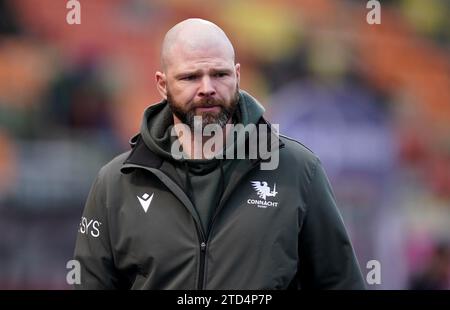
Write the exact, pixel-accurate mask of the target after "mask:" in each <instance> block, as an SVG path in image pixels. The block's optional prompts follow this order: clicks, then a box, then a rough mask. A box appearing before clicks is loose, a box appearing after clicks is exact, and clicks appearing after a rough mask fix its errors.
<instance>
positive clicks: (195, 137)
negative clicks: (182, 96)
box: [174, 116, 233, 159]
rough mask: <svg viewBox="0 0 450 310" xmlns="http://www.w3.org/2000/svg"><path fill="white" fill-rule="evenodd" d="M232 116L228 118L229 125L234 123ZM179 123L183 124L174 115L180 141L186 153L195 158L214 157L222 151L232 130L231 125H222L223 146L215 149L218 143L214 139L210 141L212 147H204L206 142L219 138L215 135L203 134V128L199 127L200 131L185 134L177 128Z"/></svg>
mask: <svg viewBox="0 0 450 310" xmlns="http://www.w3.org/2000/svg"><path fill="white" fill-rule="evenodd" d="M232 119H233V118H232V117H231V118H230V119H229V120H228V122H227V125H228V124H231V123H232ZM177 124H183V123H182V122H181V121H180V120H179V119H178V118H177V117H176V116H174V125H175V130H176V132H177V136H178V141H179V142H180V144H181V145H182V147H183V151H184V153H185V154H186V155H187V156H188V157H189V158H193V159H207V158H213V157H214V156H215V155H216V154H218V153H220V152H222V150H223V146H225V145H226V137H228V134H229V132H230V129H231V126H226V125H225V126H223V127H222V131H221V134H222V137H223V138H222V147H221V148H219V147H217V149H215V146H217V145H218V144H217V143H214V141H211V142H210V145H211V146H212V147H206V148H204V146H205V144H206V143H207V142H208V141H209V140H210V139H217V138H215V136H206V135H204V134H203V129H202V128H199V129H200V130H198V131H199V132H198V133H196V132H195V130H194V132H192V130H191V134H190V135H185V134H183V133H180V132H179V130H177V128H178V127H177V126H176V125H177Z"/></svg>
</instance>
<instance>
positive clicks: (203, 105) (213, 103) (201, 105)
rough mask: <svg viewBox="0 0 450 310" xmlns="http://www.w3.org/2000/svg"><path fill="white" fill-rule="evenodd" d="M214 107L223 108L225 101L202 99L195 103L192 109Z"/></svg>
mask: <svg viewBox="0 0 450 310" xmlns="http://www.w3.org/2000/svg"><path fill="white" fill-rule="evenodd" d="M213 106H219V107H223V106H224V102H223V100H220V99H213V98H206V99H202V100H200V101H198V102H195V103H193V104H192V105H191V109H196V108H209V107H213Z"/></svg>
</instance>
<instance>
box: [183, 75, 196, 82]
mask: <svg viewBox="0 0 450 310" xmlns="http://www.w3.org/2000/svg"><path fill="white" fill-rule="evenodd" d="M196 78H197V76H196V75H188V76H185V77H182V78H181V79H182V80H184V81H192V80H195V79H196Z"/></svg>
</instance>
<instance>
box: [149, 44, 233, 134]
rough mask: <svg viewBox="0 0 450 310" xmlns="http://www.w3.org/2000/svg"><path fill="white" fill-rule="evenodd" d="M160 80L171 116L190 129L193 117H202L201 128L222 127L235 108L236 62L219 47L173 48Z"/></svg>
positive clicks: (192, 125)
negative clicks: (207, 126)
mask: <svg viewBox="0 0 450 310" xmlns="http://www.w3.org/2000/svg"><path fill="white" fill-rule="evenodd" d="M162 79H165V85H164V86H165V91H166V98H167V101H168V103H169V105H170V107H171V109H172V112H173V113H174V115H175V119H176V120H177V119H178V121H180V122H182V123H185V124H187V125H188V126H189V127H191V128H193V127H194V116H201V117H202V125H203V127H205V126H206V125H208V124H218V125H219V126H221V127H223V126H225V124H226V123H227V122H228V120H229V119H230V117H231V116H232V115H233V113H234V111H235V109H236V106H237V102H238V99H239V92H238V91H239V64H236V65H234V61H233V59H232V57H230V55H227V53H226V52H223V51H222V50H221V49H220V48H216V47H209V48H205V49H201V50H199V49H189V48H185V47H178V48H175V49H174V50H173V53H172V55H171V58H170V62H169V63H168V64H167V67H166V72H165V74H164V76H163V77H162ZM160 82H161V81H158V83H160Z"/></svg>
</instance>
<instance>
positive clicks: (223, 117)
mask: <svg viewBox="0 0 450 310" xmlns="http://www.w3.org/2000/svg"><path fill="white" fill-rule="evenodd" d="M167 101H168V103H169V106H170V108H171V110H172V113H174V114H175V115H176V116H177V117H178V119H180V120H181V122H182V123H184V124H186V125H188V126H189V128H190V129H191V130H194V117H195V116H201V117H202V129H205V127H206V125H210V124H217V125H219V126H220V127H221V128H223V127H224V126H225V125H226V124H227V123H228V120H229V119H230V118H231V117H232V116H233V114H234V112H235V111H236V108H237V105H238V101H239V90H238V89H236V93H235V96H234V98H233V101H232V103H231V105H230V106H229V107H224V106H221V111H220V112H219V114H218V115H217V116H215V115H214V114H212V113H204V114H202V115H195V112H194V109H192V110H189V111H188V112H184V111H183V110H182V109H180V108H178V107H176V106H175V105H174V104H173V101H172V96H170V94H167ZM213 104H214V102H211V105H213Z"/></svg>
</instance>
